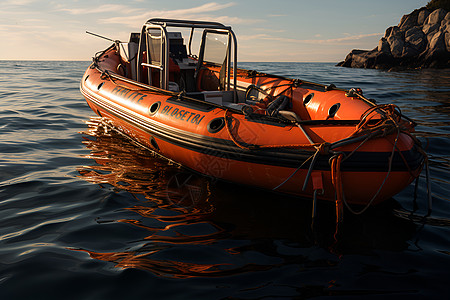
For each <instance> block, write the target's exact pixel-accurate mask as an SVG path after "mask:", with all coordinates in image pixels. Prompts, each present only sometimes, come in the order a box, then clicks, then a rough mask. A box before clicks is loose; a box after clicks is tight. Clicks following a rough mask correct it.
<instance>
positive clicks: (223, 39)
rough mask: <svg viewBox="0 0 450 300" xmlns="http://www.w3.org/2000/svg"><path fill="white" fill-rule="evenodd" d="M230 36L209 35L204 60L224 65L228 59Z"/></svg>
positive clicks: (221, 34) (222, 34)
mask: <svg viewBox="0 0 450 300" xmlns="http://www.w3.org/2000/svg"><path fill="white" fill-rule="evenodd" d="M227 47H228V34H224V33H220V34H219V33H208V34H207V35H206V40H205V53H204V57H203V60H204V61H205V62H211V63H215V64H219V65H222V64H224V63H225V59H226V57H227Z"/></svg>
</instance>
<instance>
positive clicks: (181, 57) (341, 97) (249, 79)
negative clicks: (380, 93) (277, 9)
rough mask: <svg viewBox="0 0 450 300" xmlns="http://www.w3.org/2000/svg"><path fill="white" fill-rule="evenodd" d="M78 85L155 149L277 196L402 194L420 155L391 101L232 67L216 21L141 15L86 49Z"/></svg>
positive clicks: (226, 30)
mask: <svg viewBox="0 0 450 300" xmlns="http://www.w3.org/2000/svg"><path fill="white" fill-rule="evenodd" d="M198 33H199V34H200V35H199V36H198V37H197V36H196V35H197V34H198ZM183 35H184V37H185V38H186V40H185V39H184V38H183ZM196 40H197V45H194V44H195V41H196ZM192 49H194V50H192ZM81 92H82V94H83V95H84V97H85V98H86V101H87V103H88V104H89V106H90V107H91V109H92V110H93V111H94V112H95V113H97V114H98V115H99V116H101V117H103V118H104V120H105V122H107V123H108V124H110V125H111V126H112V127H114V128H115V129H117V130H118V131H119V132H122V133H124V134H125V135H126V136H128V137H130V138H131V139H133V140H135V141H136V142H138V143H140V144H141V145H143V146H145V147H147V148H150V149H151V150H153V151H154V152H156V153H158V154H159V155H161V156H164V157H166V158H167V159H169V160H171V161H173V162H176V163H178V164H180V165H182V166H184V167H186V168H188V169H191V170H193V171H196V172H199V173H201V174H204V175H207V176H211V177H213V178H218V179H221V180H226V181H231V182H235V183H238V184H243V185H249V186H254V187H259V188H263V189H268V190H272V191H278V192H281V193H286V194H292V195H298V196H307V197H311V196H313V195H314V197H317V198H319V199H326V200H332V201H336V200H337V201H338V202H339V203H342V202H343V203H347V204H360V205H366V206H368V205H370V204H376V203H379V202H381V201H384V200H386V199H388V198H390V197H392V196H393V195H395V194H396V193H398V192H399V191H401V190H402V189H404V188H405V187H406V186H407V185H409V184H410V183H411V182H412V181H413V180H414V179H415V178H416V177H417V176H418V175H419V173H420V172H421V169H422V167H423V164H424V161H425V154H424V152H423V151H422V148H421V146H420V144H419V142H418V141H417V140H416V139H415V138H414V137H413V136H412V135H411V132H412V131H413V127H414V126H415V123H414V122H413V121H411V120H410V119H408V118H407V117H405V116H403V115H402V113H401V112H400V110H399V109H398V107H396V106H394V105H376V104H375V103H373V102H372V101H371V100H369V99H367V98H365V97H364V96H363V94H362V92H361V90H359V89H351V90H342V89H339V88H336V87H335V86H334V85H328V86H325V85H321V84H315V83H311V82H306V81H302V80H300V79H291V78H285V77H281V76H275V75H270V74H265V73H260V72H257V71H252V70H243V69H239V68H237V42H236V37H235V35H234V33H233V31H232V29H231V28H230V27H228V26H224V25H222V24H220V23H215V22H200V21H198V22H197V21H184V20H170V19H151V20H149V21H147V22H146V23H145V24H144V26H143V28H142V30H141V32H140V33H132V34H131V38H130V41H129V42H128V43H122V42H119V41H115V42H114V44H113V45H111V46H110V47H109V48H107V49H106V50H104V51H101V52H100V53H98V54H97V55H96V56H95V58H94V60H93V63H92V64H91V66H90V67H89V68H88V69H87V70H86V73H85V74H84V76H83V78H82V81H81Z"/></svg>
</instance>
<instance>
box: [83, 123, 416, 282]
mask: <svg viewBox="0 0 450 300" xmlns="http://www.w3.org/2000/svg"><path fill="white" fill-rule="evenodd" d="M87 123H88V127H89V128H88V129H87V130H86V131H85V132H82V135H83V143H84V144H85V146H86V147H87V149H89V151H90V155H89V156H88V157H89V158H92V159H93V160H94V161H95V164H92V165H90V166H83V167H80V168H79V169H78V172H79V174H80V177H81V178H83V179H84V180H86V181H88V182H92V183H95V184H99V185H100V186H101V187H103V188H109V189H111V190H112V191H114V192H120V193H124V192H125V194H126V195H127V196H128V197H129V199H130V201H129V203H130V205H131V204H133V205H132V206H129V207H123V208H122V209H120V210H121V211H122V212H123V211H126V212H129V213H131V215H135V217H134V218H123V217H122V215H121V214H120V213H117V215H116V216H117V218H116V219H114V216H115V215H114V213H115V211H117V207H114V208H113V209H111V211H107V212H105V214H107V215H108V217H109V218H111V216H113V217H112V218H113V219H114V220H110V221H108V222H113V223H116V224H121V223H126V224H130V225H132V226H128V227H127V228H126V230H129V231H132V230H133V228H136V229H137V228H139V230H142V229H143V230H144V232H146V233H147V234H145V236H144V237H142V238H141V239H140V240H138V241H136V240H135V238H134V237H135V235H133V234H130V235H129V236H130V240H125V241H121V242H122V244H126V245H127V247H121V248H120V249H117V250H115V251H109V252H97V251H93V250H92V249H76V250H78V251H84V252H87V253H89V255H90V256H91V257H92V258H94V259H98V260H103V261H108V262H113V263H114V264H115V265H116V267H119V268H139V269H145V270H149V271H151V272H153V273H154V274H156V275H158V276H164V277H173V278H187V277H204V276H206V277H218V276H226V275H231V274H240V273H243V272H252V271H259V270H268V269H272V268H274V267H279V266H283V265H292V264H300V265H303V266H304V265H308V268H314V267H315V266H316V267H317V268H322V267H323V266H324V265H326V266H333V265H335V264H337V263H339V259H338V257H339V255H335V254H343V253H355V252H356V253H358V252H367V251H372V250H375V249H390V250H393V251H403V250H404V249H406V248H408V246H409V243H408V240H409V239H410V238H411V237H412V236H413V235H414V233H415V230H416V225H415V224H414V223H413V222H411V221H409V220H406V219H404V218H399V217H397V216H395V214H394V213H393V208H395V207H396V206H398V203H397V202H395V201H394V200H392V201H388V202H387V203H386V204H383V205H381V206H377V207H375V208H371V209H370V210H369V211H367V212H366V213H365V214H364V215H363V216H352V215H348V216H347V215H346V216H345V222H344V225H343V230H342V231H341V232H340V234H339V235H338V236H336V235H335V229H336V224H335V220H336V218H335V207H334V204H333V203H329V202H323V203H322V202H319V203H318V214H317V220H316V221H315V226H314V230H312V228H311V209H312V203H311V202H312V201H310V200H309V201H308V199H305V200H306V201H304V200H302V199H298V198H292V197H289V196H284V195H279V194H269V193H267V191H260V190H255V189H251V188H248V187H243V186H238V185H234V184H229V183H224V182H215V181H213V180H212V179H209V178H206V177H203V176H200V175H197V174H194V173H191V172H189V171H186V170H184V169H182V168H180V167H179V166H177V165H174V164H171V163H168V162H167V160H165V159H162V158H160V157H156V156H154V155H153V154H152V153H151V152H150V151H148V150H146V149H144V148H142V147H138V146H135V145H133V144H132V143H130V141H129V140H128V139H126V138H124V137H123V136H122V135H120V134H118V133H117V132H116V131H112V130H109V129H108V127H106V126H105V125H104V124H103V123H102V120H101V119H100V118H92V119H91V120H90V121H89V122H87ZM136 201H137V202H138V204H136ZM103 209H104V210H108V207H105V208H103ZM98 222H99V223H100V224H102V222H100V221H98ZM114 228H117V227H114ZM140 232H141V231H140ZM109 236H114V235H113V234H112V235H109ZM121 236H122V235H121ZM131 236H133V237H132V238H131ZM121 239H123V237H121ZM317 246H318V247H319V248H324V249H327V250H328V251H323V252H325V254H322V255H320V254H319V255H318V254H317V253H316V254H315V255H314V258H312V257H311V249H318V248H317ZM311 247H313V248H311ZM319 252H320V251H319Z"/></svg>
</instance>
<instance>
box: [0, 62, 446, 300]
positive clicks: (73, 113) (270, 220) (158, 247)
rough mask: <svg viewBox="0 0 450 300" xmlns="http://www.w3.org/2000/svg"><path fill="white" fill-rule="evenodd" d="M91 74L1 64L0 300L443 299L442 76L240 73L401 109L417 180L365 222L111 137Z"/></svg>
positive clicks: (287, 68) (325, 69)
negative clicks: (420, 169) (89, 87)
mask: <svg viewBox="0 0 450 300" xmlns="http://www.w3.org/2000/svg"><path fill="white" fill-rule="evenodd" d="M88 65H89V62H30V61H0V101H1V102H0V107H1V109H0V153H1V155H0V299H133V298H134V299H143V298H146V299H296V298H297V299H305V298H316V297H317V298H328V297H329V298H333V299H335V298H340V299H349V298H351V299H357V298H364V299H373V298H378V299H388V298H392V299H424V298H434V299H444V298H446V297H448V295H449V294H450V288H449V280H450V230H449V229H450V227H449V226H450V184H449V183H450V170H449V169H450V155H449V149H450V139H449V132H450V121H449V118H450V101H449V100H450V71H445V70H439V71H437V70H428V71H411V72H383V71H377V70H359V69H345V68H338V67H334V65H333V64H326V63H320V64H314V63H280V64H277V63H242V65H241V67H244V68H249V69H256V70H259V71H262V72H270V73H275V74H279V75H285V76H289V77H294V78H301V79H304V80H308V81H313V82H319V83H324V84H329V83H334V84H336V85H337V86H338V87H343V88H352V87H360V88H362V89H363V91H364V93H365V95H366V96H367V97H369V98H374V99H376V100H377V102H378V103H394V104H397V105H398V106H399V107H400V108H401V109H402V111H403V112H404V113H405V114H406V115H408V116H409V117H411V118H413V119H414V120H415V121H417V122H418V124H419V125H418V126H417V128H416V129H417V133H416V134H417V136H418V137H419V139H420V140H421V141H422V142H423V143H424V144H427V143H428V148H427V152H428V154H429V159H430V170H431V177H432V184H431V186H432V198H433V210H432V213H431V216H428V217H426V218H424V217H423V216H425V215H426V214H427V193H426V185H425V174H424V173H423V174H422V176H421V180H420V181H419V185H418V190H417V201H416V204H415V203H414V185H411V186H409V187H408V188H406V189H405V190H404V191H402V192H401V193H399V194H398V195H397V196H395V197H394V199H391V200H390V201H388V202H387V203H385V204H383V205H380V206H377V207H374V208H371V209H370V210H369V211H367V212H366V213H365V214H363V215H360V216H354V215H352V214H350V213H349V212H346V213H345V216H344V224H343V226H342V228H340V229H339V231H338V232H337V234H336V232H335V231H336V224H335V215H334V206H333V203H319V206H318V220H317V224H316V226H315V228H314V230H312V229H311V199H296V198H289V197H286V196H280V195H277V194H269V193H267V192H262V191H259V190H254V189H249V188H245V187H242V186H237V185H232V184H227V183H221V182H211V181H210V180H207V179H205V178H202V177H199V176H196V175H193V174H190V173H187V172H186V171H184V170H182V169H180V168H178V167H177V166H174V165H171V164H169V163H168V162H167V161H166V160H164V159H162V158H159V157H155V156H153V155H152V153H150V152H148V151H147V150H145V149H142V148H139V147H138V146H136V145H133V144H132V143H130V142H129V141H128V140H127V139H125V138H124V137H122V136H121V135H119V134H117V133H115V132H111V131H110V130H108V129H107V128H105V127H104V126H103V125H102V124H101V122H100V120H99V119H98V118H95V116H94V113H93V112H92V111H91V110H90V109H89V107H88V106H87V104H86V103H85V101H84V99H83V97H82V96H81V94H80V92H79V81H80V79H81V77H82V75H83V73H84V71H85V69H86V68H87V67H88Z"/></svg>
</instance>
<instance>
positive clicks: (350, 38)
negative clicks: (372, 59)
mask: <svg viewBox="0 0 450 300" xmlns="http://www.w3.org/2000/svg"><path fill="white" fill-rule="evenodd" d="M383 34H384V33H368V34H358V35H350V36H346V37H342V38H335V39H324V40H303V41H302V42H303V43H308V44H341V43H343V42H348V41H356V40H360V39H363V38H366V37H372V36H383Z"/></svg>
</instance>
